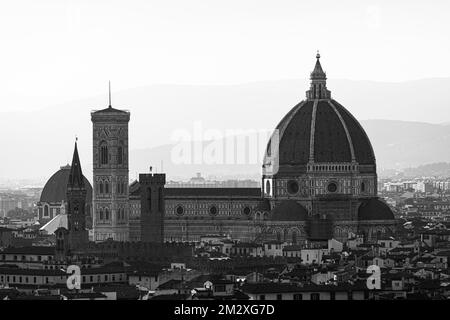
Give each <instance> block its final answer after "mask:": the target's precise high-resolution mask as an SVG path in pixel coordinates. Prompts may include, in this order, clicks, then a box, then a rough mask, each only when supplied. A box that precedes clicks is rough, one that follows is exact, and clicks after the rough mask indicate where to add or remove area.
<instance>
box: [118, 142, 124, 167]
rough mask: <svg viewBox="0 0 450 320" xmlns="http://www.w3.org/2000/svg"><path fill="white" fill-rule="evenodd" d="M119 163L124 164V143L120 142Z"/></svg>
mask: <svg viewBox="0 0 450 320" xmlns="http://www.w3.org/2000/svg"><path fill="white" fill-rule="evenodd" d="M117 164H123V144H122V142H120V143H119V147H118V148H117Z"/></svg>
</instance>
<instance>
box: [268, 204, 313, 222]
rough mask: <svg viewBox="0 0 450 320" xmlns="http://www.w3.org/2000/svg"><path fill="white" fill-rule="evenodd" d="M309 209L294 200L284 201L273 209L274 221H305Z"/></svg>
mask: <svg viewBox="0 0 450 320" xmlns="http://www.w3.org/2000/svg"><path fill="white" fill-rule="evenodd" d="M307 217H308V211H306V209H305V208H304V207H303V206H302V205H301V204H299V203H298V202H296V201H294V200H287V201H283V202H281V203H279V204H277V205H276V206H275V208H273V210H272V211H271V218H270V220H272V221H305V220H306V219H307Z"/></svg>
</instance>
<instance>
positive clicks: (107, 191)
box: [105, 181, 109, 193]
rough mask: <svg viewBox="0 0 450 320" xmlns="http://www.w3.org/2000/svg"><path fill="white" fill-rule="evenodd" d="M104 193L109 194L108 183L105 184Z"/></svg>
mask: <svg viewBox="0 0 450 320" xmlns="http://www.w3.org/2000/svg"><path fill="white" fill-rule="evenodd" d="M105 193H109V183H108V182H107V181H106V182H105Z"/></svg>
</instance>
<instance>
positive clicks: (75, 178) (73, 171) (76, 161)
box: [67, 138, 84, 189]
mask: <svg viewBox="0 0 450 320" xmlns="http://www.w3.org/2000/svg"><path fill="white" fill-rule="evenodd" d="M77 141H78V138H76V139H75V150H74V151H73V157H72V166H71V168H70V174H69V181H68V183H67V187H68V188H79V189H82V188H84V181H83V173H82V172H81V163H80V157H79V156H78V148H77Z"/></svg>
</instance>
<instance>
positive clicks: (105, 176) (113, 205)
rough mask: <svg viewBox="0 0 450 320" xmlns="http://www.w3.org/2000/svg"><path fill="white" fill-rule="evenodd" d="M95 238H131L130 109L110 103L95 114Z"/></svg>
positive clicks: (97, 240) (125, 239) (92, 118)
mask: <svg viewBox="0 0 450 320" xmlns="http://www.w3.org/2000/svg"><path fill="white" fill-rule="evenodd" d="M91 121H92V125H93V131H92V133H93V137H92V138H93V143H92V145H93V152H92V154H93V170H94V172H93V173H94V176H93V181H92V182H93V201H92V202H93V206H92V207H93V228H94V241H96V242H99V241H104V240H107V239H109V238H112V239H113V240H115V241H123V242H125V241H128V239H129V230H128V213H129V201H128V179H129V178H128V174H129V169H128V165H129V164H128V122H129V121H130V112H128V111H126V110H119V109H115V108H113V107H112V106H111V90H109V106H108V108H106V109H103V110H98V111H93V112H92V113H91Z"/></svg>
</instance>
